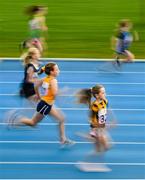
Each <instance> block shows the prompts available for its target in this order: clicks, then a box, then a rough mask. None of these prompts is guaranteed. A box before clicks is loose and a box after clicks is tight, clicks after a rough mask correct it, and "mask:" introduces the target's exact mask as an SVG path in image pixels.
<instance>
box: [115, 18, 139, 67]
mask: <svg viewBox="0 0 145 180" xmlns="http://www.w3.org/2000/svg"><path fill="white" fill-rule="evenodd" d="M132 28H133V24H132V22H131V21H130V20H129V19H123V20H121V21H120V22H119V23H118V27H117V30H116V32H115V35H114V36H113V37H112V49H113V50H115V52H116V57H115V59H116V63H117V64H118V65H120V61H119V59H120V57H121V56H124V57H125V59H124V61H126V62H131V61H133V60H134V58H135V57H134V54H133V53H132V52H130V51H129V48H130V46H131V44H132V42H133V40H138V39H139V37H138V33H137V32H136V31H134V32H132Z"/></svg>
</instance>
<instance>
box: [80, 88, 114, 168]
mask: <svg viewBox="0 0 145 180" xmlns="http://www.w3.org/2000/svg"><path fill="white" fill-rule="evenodd" d="M77 97H78V102H79V103H82V104H87V105H88V106H89V110H90V119H89V123H90V128H91V130H90V133H89V134H88V135H85V134H81V133H80V135H81V136H83V137H85V138H87V139H89V140H91V141H92V142H93V143H94V145H95V151H96V154H95V156H97V155H98V154H99V155H101V156H102V154H103V153H104V152H105V151H107V150H108V149H109V148H110V147H111V146H110V137H109V135H108V133H107V128H106V120H107V107H108V100H107V99H106V93H105V88H104V87H103V86H102V85H96V86H94V87H92V88H91V89H83V90H81V91H79V93H78V94H77ZM92 98H93V99H94V100H93V101H92ZM78 168H79V169H80V170H82V171H110V170H111V169H110V168H108V167H107V166H105V165H102V164H100V165H99V166H98V165H97V166H95V165H94V164H87V163H85V162H81V163H80V164H78Z"/></svg>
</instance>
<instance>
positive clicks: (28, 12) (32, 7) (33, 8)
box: [25, 5, 44, 16]
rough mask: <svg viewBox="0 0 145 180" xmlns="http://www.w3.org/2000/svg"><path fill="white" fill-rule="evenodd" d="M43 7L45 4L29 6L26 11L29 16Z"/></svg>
mask: <svg viewBox="0 0 145 180" xmlns="http://www.w3.org/2000/svg"><path fill="white" fill-rule="evenodd" d="M42 9H44V6H37V5H34V6H29V7H27V8H26V10H25V13H26V14H27V15H29V16H33V15H35V14H36V13H37V12H39V11H40V10H42Z"/></svg>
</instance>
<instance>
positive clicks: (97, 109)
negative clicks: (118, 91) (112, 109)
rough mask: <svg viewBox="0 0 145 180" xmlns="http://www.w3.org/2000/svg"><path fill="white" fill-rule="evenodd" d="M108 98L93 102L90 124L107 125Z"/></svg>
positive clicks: (92, 125)
mask: <svg viewBox="0 0 145 180" xmlns="http://www.w3.org/2000/svg"><path fill="white" fill-rule="evenodd" d="M107 105H108V101H107V100H101V101H99V102H98V101H96V100H95V101H94V102H93V103H92V104H91V107H90V110H91V113H90V124H91V127H94V128H98V127H105V123H106V117H107Z"/></svg>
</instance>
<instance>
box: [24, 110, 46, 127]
mask: <svg viewBox="0 0 145 180" xmlns="http://www.w3.org/2000/svg"><path fill="white" fill-rule="evenodd" d="M43 117H44V116H43V115H42V114H40V113H36V114H35V115H34V116H33V117H32V119H29V118H25V117H23V118H21V123H23V124H25V125H28V126H35V125H36V124H37V123H38V122H39V121H41V120H42V119H43Z"/></svg>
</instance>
